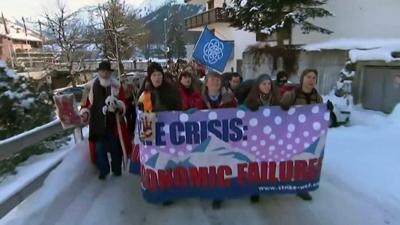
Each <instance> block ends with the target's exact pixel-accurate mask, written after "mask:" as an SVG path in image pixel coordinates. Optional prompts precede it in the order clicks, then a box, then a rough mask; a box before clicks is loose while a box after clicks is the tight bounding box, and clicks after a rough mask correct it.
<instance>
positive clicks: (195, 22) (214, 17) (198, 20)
mask: <svg viewBox="0 0 400 225" xmlns="http://www.w3.org/2000/svg"><path fill="white" fill-rule="evenodd" d="M229 21H230V19H229V17H228V16H227V13H226V10H225V9H223V8H213V9H210V10H208V11H205V12H203V13H200V14H198V15H195V16H192V17H188V18H186V19H185V26H186V29H192V28H197V27H202V26H205V25H209V24H213V23H223V22H229Z"/></svg>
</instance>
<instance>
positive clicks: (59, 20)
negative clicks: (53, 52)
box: [44, 1, 86, 86]
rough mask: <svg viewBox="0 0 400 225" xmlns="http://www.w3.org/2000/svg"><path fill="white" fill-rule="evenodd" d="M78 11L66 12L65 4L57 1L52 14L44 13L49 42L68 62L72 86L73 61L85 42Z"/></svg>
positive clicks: (73, 82)
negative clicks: (55, 8)
mask: <svg viewBox="0 0 400 225" xmlns="http://www.w3.org/2000/svg"><path fill="white" fill-rule="evenodd" d="M78 13H79V11H75V12H68V11H67V9H66V5H65V4H63V3H62V2H61V1H58V7H57V11H56V12H55V13H53V14H50V13H48V12H46V13H45V14H44V18H45V23H44V26H45V27H46V28H47V32H48V36H49V43H50V44H53V45H56V47H58V48H59V50H60V51H61V55H62V59H63V60H65V62H66V63H67V64H68V72H69V73H68V74H70V80H71V83H72V85H73V86H76V80H75V77H74V76H75V75H74V73H73V62H74V60H79V56H78V55H81V54H82V51H80V50H82V49H83V48H84V46H85V44H86V41H85V28H84V26H83V25H82V24H81V22H80V19H79V18H78Z"/></svg>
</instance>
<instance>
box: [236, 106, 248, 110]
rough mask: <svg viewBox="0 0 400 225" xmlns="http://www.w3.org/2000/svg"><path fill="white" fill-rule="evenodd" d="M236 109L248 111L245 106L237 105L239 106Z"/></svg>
mask: <svg viewBox="0 0 400 225" xmlns="http://www.w3.org/2000/svg"><path fill="white" fill-rule="evenodd" d="M237 109H239V110H243V111H247V110H249V109H248V108H247V107H246V106H245V105H239V106H238V107H237Z"/></svg>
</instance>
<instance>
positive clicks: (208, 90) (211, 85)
mask: <svg viewBox="0 0 400 225" xmlns="http://www.w3.org/2000/svg"><path fill="white" fill-rule="evenodd" d="M202 95H203V100H204V102H205V104H206V108H208V109H216V108H234V107H236V106H237V100H236V98H235V96H234V94H233V93H232V91H230V90H228V89H226V88H225V87H224V86H223V85H222V78H221V75H219V74H218V73H217V72H214V71H210V72H208V74H207V76H206V79H205V81H204V87H203V91H202Z"/></svg>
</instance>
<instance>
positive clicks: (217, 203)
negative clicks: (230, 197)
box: [212, 200, 222, 209]
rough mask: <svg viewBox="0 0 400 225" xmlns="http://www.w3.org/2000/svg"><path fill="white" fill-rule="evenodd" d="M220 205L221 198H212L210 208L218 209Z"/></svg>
mask: <svg viewBox="0 0 400 225" xmlns="http://www.w3.org/2000/svg"><path fill="white" fill-rule="evenodd" d="M221 205H222V200H213V201H212V208H213V209H220V208H221Z"/></svg>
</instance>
